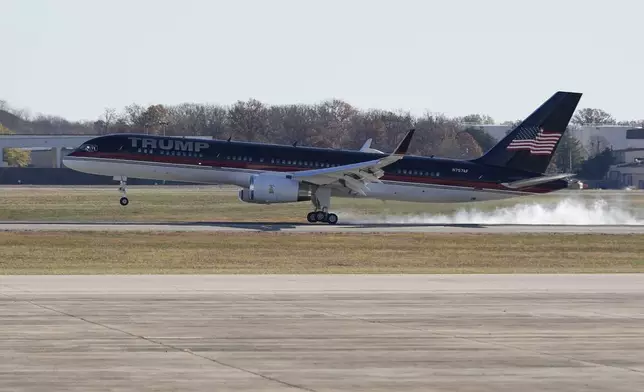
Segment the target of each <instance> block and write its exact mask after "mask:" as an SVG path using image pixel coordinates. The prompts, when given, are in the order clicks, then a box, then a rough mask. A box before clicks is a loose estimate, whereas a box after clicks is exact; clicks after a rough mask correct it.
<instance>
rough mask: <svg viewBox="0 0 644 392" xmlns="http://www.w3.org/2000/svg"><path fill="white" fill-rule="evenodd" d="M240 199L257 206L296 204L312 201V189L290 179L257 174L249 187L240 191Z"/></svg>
mask: <svg viewBox="0 0 644 392" xmlns="http://www.w3.org/2000/svg"><path fill="white" fill-rule="evenodd" d="M238 198H239V200H240V201H243V202H246V203H255V204H273V203H294V202H298V201H309V200H311V189H310V188H309V186H308V185H306V184H302V183H300V182H299V181H295V180H292V179H290V178H286V177H281V176H276V175H269V174H256V175H253V176H251V177H250V185H249V187H248V188H243V189H241V190H240V191H239V195H238Z"/></svg>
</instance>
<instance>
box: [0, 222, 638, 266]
mask: <svg viewBox="0 0 644 392" xmlns="http://www.w3.org/2000/svg"><path fill="white" fill-rule="evenodd" d="M642 271H644V237H643V236H641V235H596V234H580V235H577V234H521V235H519V234H517V235H510V234H504V235H493V234H459V235H454V234H434V233H432V234H423V233H396V234H379V235H360V234H342V233H334V234H316V235H311V234H284V233H281V234H280V233H241V234H240V233H216V234H213V233H191V232H188V233H113V232H109V233H100V232H98V233H97V232H73V233H55V232H24V233H16V232H2V233H0V274H140V273H145V274H148V273H149V274H169V273H180V274H183V273H235V274H237V273H253V274H256V273H259V274H262V273H294V274H301V273H515V272H516V273H545V272H557V273H563V272H571V273H573V272H587V273H596V272H642Z"/></svg>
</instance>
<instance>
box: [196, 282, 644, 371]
mask: <svg viewBox="0 0 644 392" xmlns="http://www.w3.org/2000/svg"><path fill="white" fill-rule="evenodd" d="M194 291H197V292H201V291H205V290H194ZM226 294H230V295H231V296H238V297H243V298H247V299H250V300H253V301H259V302H269V301H268V300H264V299H261V298H256V297H253V296H252V295H248V294H239V293H226ZM272 303H274V304H277V305H280V306H284V307H290V308H295V309H300V310H306V311H309V312H314V313H318V314H321V315H324V316H329V317H334V318H339V319H342V320H353V321H359V322H364V323H368V324H377V325H382V326H388V327H392V328H394V329H396V328H398V329H403V330H407V331H418V332H426V333H430V334H432V335H435V336H440V337H444V338H451V339H459V340H464V341H468V342H472V343H477V344H482V345H487V346H491V347H495V346H496V347H503V348H508V349H511V350H515V351H519V352H526V353H531V354H536V355H539V356H542V357H550V358H558V359H564V360H567V361H570V362H576V363H578V364H582V365H587V366H591V367H603V368H607V369H614V370H622V371H626V372H630V373H636V374H641V375H644V371H641V370H637V369H632V368H629V367H621V366H614V365H606V364H603V363H597V362H593V361H587V360H583V359H577V358H574V357H570V356H566V355H560V354H551V353H548V352H542V351H537V350H530V349H527V348H523V347H518V346H514V345H511V344H506V343H499V342H487V341H484V340H480V339H476V338H471V337H467V336H459V335H452V334H448V333H444V332H436V331H431V330H428V329H424V328H418V327H408V326H402V325H396V324H391V323H388V322H384V321H379V320H369V319H365V318H362V317H357V316H347V315H343V314H340V313H335V312H329V311H321V310H317V309H314V308H309V307H306V306H300V305H295V304H291V303H285V302H282V301H279V300H277V301H272Z"/></svg>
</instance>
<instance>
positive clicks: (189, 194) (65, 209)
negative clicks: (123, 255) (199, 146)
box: [0, 186, 644, 222]
mask: <svg viewBox="0 0 644 392" xmlns="http://www.w3.org/2000/svg"><path fill="white" fill-rule="evenodd" d="M598 195H602V193H598V192H594V191H588V192H582V193H577V194H576V196H575V197H578V198H590V199H592V198H596V197H598ZM128 196H129V198H130V205H128V206H127V207H121V206H120V205H119V204H118V199H119V197H120V196H119V192H118V190H117V187H116V186H114V187H111V188H110V187H0V200H2V208H1V209H0V220H5V221H7V220H10V221H19V220H49V221H62V220H77V221H84V222H89V221H110V222H121V221H139V222H140V221H149V222H159V221H188V222H213V221H245V222H275V221H279V222H304V221H305V217H306V213H307V212H308V211H310V210H311V204H310V203H309V202H302V203H289V204H274V205H270V206H266V205H256V204H248V203H243V202H241V201H239V200H237V193H236V190H235V189H234V188H220V187H217V186H203V187H193V186H182V187H172V186H158V187H154V186H150V187H130V188H129V191H128ZM619 197H620V198H622V199H625V200H627V201H628V202H629V205H630V207H631V208H635V209H644V194H643V193H642V192H630V193H622V194H620V196H619ZM561 198H562V196H561V195H553V196H549V195H544V196H537V197H522V198H517V199H508V200H504V201H498V202H479V203H458V204H451V203H447V204H421V203H403V202H389V201H388V202H383V201H379V200H369V199H343V198H334V199H333V202H332V209H333V211H336V212H341V213H345V214H346V213H351V214H355V215H387V214H396V215H404V214H419V213H426V214H431V213H451V212H455V211H457V210H462V209H467V208H476V209H479V210H483V211H485V210H491V209H494V208H496V207H503V206H512V205H515V204H517V203H525V202H530V201H538V202H540V203H545V204H547V203H555V202H556V201H558V200H560V199H561ZM341 218H342V216H341Z"/></svg>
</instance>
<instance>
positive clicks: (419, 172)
mask: <svg viewBox="0 0 644 392" xmlns="http://www.w3.org/2000/svg"><path fill="white" fill-rule="evenodd" d="M396 174H407V175H412V176H427V177H440V176H441V173H440V172H428V171H423V170H407V169H398V170H396Z"/></svg>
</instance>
